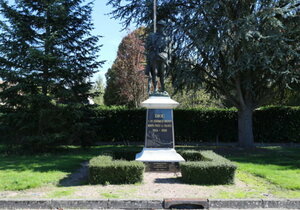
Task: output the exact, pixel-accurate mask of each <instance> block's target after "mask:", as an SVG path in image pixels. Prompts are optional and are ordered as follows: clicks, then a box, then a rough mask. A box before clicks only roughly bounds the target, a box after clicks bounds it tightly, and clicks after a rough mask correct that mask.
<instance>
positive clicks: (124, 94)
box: [104, 28, 146, 107]
mask: <svg viewBox="0 0 300 210" xmlns="http://www.w3.org/2000/svg"><path fill="white" fill-rule="evenodd" d="M144 35H145V29H144V28H139V29H137V30H135V31H133V32H131V33H129V34H128V35H127V36H126V37H124V38H123V40H122V41H121V43H120V45H119V49H118V53H117V58H116V60H115V62H114V64H113V65H112V67H111V68H110V69H109V70H108V72H107V74H106V80H107V87H106V90H105V95H104V101H105V104H106V105H127V106H129V107H138V106H139V104H140V102H141V101H142V99H144V98H145V95H146V88H145V86H146V80H145V75H144V68H145V55H144V51H145V50H144V38H143V37H144Z"/></svg>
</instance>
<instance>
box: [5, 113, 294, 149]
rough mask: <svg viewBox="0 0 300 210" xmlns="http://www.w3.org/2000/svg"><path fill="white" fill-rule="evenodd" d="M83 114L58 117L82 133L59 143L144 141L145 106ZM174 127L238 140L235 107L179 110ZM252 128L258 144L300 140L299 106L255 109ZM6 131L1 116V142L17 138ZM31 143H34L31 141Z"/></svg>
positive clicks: (184, 136) (202, 138)
mask: <svg viewBox="0 0 300 210" xmlns="http://www.w3.org/2000/svg"><path fill="white" fill-rule="evenodd" d="M83 115H84V116H86V117H85V118H84V119H83V120H82V122H81V123H80V124H78V126H79V127H80V126H81V127H82V128H80V129H77V128H75V127H76V126H70V125H72V123H69V121H70V120H71V121H72V118H71V116H74V115H70V116H69V117H68V118H67V119H68V120H66V119H65V118H62V117H60V118H59V119H60V122H59V123H60V125H68V126H60V128H61V129H62V130H59V133H62V134H68V133H70V127H72V129H71V131H72V132H73V131H76V132H75V133H78V132H79V133H80V135H74V134H72V135H71V136H73V137H72V138H67V141H66V137H64V138H60V139H59V140H60V141H58V142H57V144H70V143H73V144H78V143H80V141H82V142H81V144H83V143H85V144H88V145H89V144H93V143H95V142H112V143H113V142H123V143H124V144H125V145H127V144H130V142H133V141H134V142H140V143H141V144H143V143H144V139H145V123H146V110H145V109H126V108H107V107H105V108H103V107H98V108H94V109H93V110H90V111H89V112H87V113H86V114H83ZM45 122H47V123H46V124H45V125H48V124H49V126H48V127H53V126H54V125H52V124H53V123H51V122H52V121H49V120H48V121H47V120H46V121H45ZM22 125H23V124H22ZM24 125H25V124H24ZM174 126H175V140H176V142H177V143H178V142H181V143H185V142H199V143H201V142H215V143H217V142H237V137H238V129H237V111H236V110H234V109H188V110H183V109H176V110H174ZM54 127H55V126H54ZM73 127H74V128H73ZM87 128H88V129H87ZM253 130H254V137H255V142H257V143H277V142H278V143H300V132H299V131H300V107H266V108H261V109H259V110H256V111H255V112H254V116H253ZM55 132H56V131H55ZM55 132H54V133H53V132H52V133H50V131H49V134H51V135H54V136H57V135H55V134H56V133H55ZM6 134H10V132H9V129H8V128H5V127H4V125H2V123H1V118H0V142H1V141H3V142H5V141H8V143H12V142H15V141H16V140H15V141H12V139H14V136H13V135H12V136H11V137H10V138H6V139H8V140H6V139H3V137H4V136H6ZM12 134H13V132H12ZM74 136H78V138H77V140H73V139H74ZM36 137H37V138H36V139H38V140H40V139H41V138H40V137H39V136H36ZM53 139H55V138H51V140H52V141H53ZM69 139H71V140H72V141H69ZM29 143H30V144H29V145H32V142H29ZM46 143H47V142H46ZM41 144H43V142H41ZM38 145H39V144H38ZM51 145H53V143H52V144H51ZM38 148H40V146H39V147H38Z"/></svg>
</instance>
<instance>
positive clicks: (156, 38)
mask: <svg viewBox="0 0 300 210" xmlns="http://www.w3.org/2000/svg"><path fill="white" fill-rule="evenodd" d="M165 26H166V22H165V21H163V20H160V21H159V22H158V23H157V31H156V32H154V33H151V34H150V35H149V36H148V37H147V41H146V46H145V48H146V52H147V66H146V70H145V74H146V75H147V76H148V94H150V93H151V83H152V85H153V94H164V95H167V92H166V91H165V82H164V79H165V75H166V71H167V69H168V67H169V65H170V62H171V59H170V58H171V56H170V54H171V49H172V47H171V45H172V40H171V38H170V36H167V34H166V31H165V30H163V29H164V27H165ZM157 77H159V81H160V86H161V87H160V90H159V91H158V87H157Z"/></svg>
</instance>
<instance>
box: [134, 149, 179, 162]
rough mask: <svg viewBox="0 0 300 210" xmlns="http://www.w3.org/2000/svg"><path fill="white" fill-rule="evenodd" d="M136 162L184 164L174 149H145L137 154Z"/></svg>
mask: <svg viewBox="0 0 300 210" xmlns="http://www.w3.org/2000/svg"><path fill="white" fill-rule="evenodd" d="M135 160H137V161H142V162H184V161H185V160H184V159H183V157H181V155H180V154H178V153H177V152H176V150H175V149H173V148H144V149H143V150H142V152H140V153H138V154H136V156H135Z"/></svg>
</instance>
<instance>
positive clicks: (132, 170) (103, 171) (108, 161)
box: [89, 156, 145, 184]
mask: <svg viewBox="0 0 300 210" xmlns="http://www.w3.org/2000/svg"><path fill="white" fill-rule="evenodd" d="M144 170H145V166H144V164H143V163H142V162H138V161H124V160H113V159H112V157H110V156H98V157H95V158H93V159H91V160H90V162H89V181H90V183H91V184H107V183H109V184H134V183H137V182H142V180H143V174H144Z"/></svg>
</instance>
